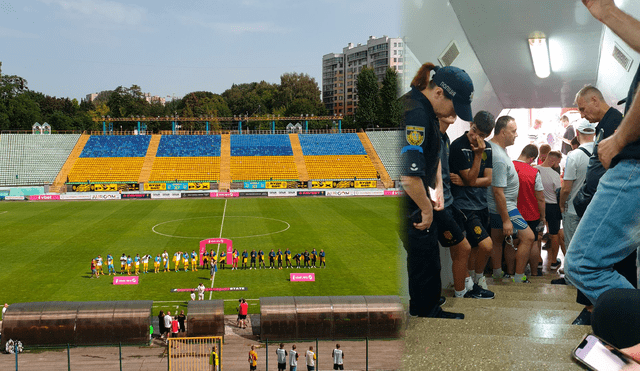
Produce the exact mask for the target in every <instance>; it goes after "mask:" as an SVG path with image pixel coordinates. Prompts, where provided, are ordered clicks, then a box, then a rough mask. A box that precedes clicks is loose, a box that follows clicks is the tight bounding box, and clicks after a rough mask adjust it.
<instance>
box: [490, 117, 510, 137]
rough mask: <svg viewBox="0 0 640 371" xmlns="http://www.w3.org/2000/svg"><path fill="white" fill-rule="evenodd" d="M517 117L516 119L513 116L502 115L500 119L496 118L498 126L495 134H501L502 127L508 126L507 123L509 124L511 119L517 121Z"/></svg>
mask: <svg viewBox="0 0 640 371" xmlns="http://www.w3.org/2000/svg"><path fill="white" fill-rule="evenodd" d="M515 120H516V119H514V118H513V117H511V116H507V115H504V116H500V117H498V119H497V120H496V128H495V132H494V133H493V135H494V136H495V135H498V134H500V132H501V131H502V129H504V128H506V127H507V125H508V124H509V122H511V121H515Z"/></svg>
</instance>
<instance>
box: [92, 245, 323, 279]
mask: <svg viewBox="0 0 640 371" xmlns="http://www.w3.org/2000/svg"><path fill="white" fill-rule="evenodd" d="M231 254H232V259H231V261H232V263H231V270H237V269H238V263H240V262H241V267H242V269H258V268H260V269H276V268H277V269H282V268H291V269H293V268H321V267H322V268H326V266H327V265H326V254H325V252H324V250H323V249H320V252H318V251H317V250H316V249H315V248H314V249H313V250H311V252H309V251H308V250H305V251H304V252H301V253H297V254H293V253H292V252H291V250H290V249H288V248H287V249H286V250H285V251H284V252H283V251H282V250H281V249H278V251H277V252H276V251H274V249H271V251H270V252H269V253H268V254H267V256H268V257H269V267H267V266H266V263H265V253H264V251H263V250H258V251H256V250H255V249H254V250H252V251H251V252H250V253H248V252H247V250H244V251H243V252H242V254H240V252H239V251H238V250H236V249H234V250H233V252H232V253H231ZM199 259H200V254H199V253H197V252H196V251H195V250H192V251H191V253H188V252H186V251H184V252H183V251H177V252H175V253H174V254H173V256H172V258H171V263H172V264H173V271H174V272H179V271H180V269H181V267H182V269H183V270H184V271H185V272H188V271H189V267H191V270H192V271H194V272H197V271H198V263H199ZM240 259H242V260H240ZM249 259H250V260H249ZM149 262H152V263H153V273H160V271H161V270H162V272H169V271H171V267H170V262H169V253H168V252H167V250H164V252H163V253H162V254H157V255H156V257H155V258H154V257H153V256H151V255H149V254H146V255H143V256H140V254H136V255H135V256H134V257H133V258H132V257H131V255H127V254H124V253H123V254H122V256H121V257H120V274H126V275H128V276H130V275H132V274H133V275H139V274H140V271H141V270H142V273H149ZM106 263H107V272H108V273H106V274H105V273H104V269H103V265H104V260H103V258H102V256H101V255H98V256H97V257H96V258H94V259H92V260H91V278H94V277H95V278H98V277H100V275H107V274H108V275H109V276H111V275H114V276H115V275H116V269H115V266H114V264H113V256H111V254H107V261H106ZM218 263H219V265H220V268H222V269H226V266H227V253H226V251H222V252H221V253H220V254H219V256H218V254H217V253H216V252H215V250H211V251H210V252H207V251H205V252H204V254H202V269H212V270H213V271H215V272H217V270H218ZM294 264H295V266H294ZM141 265H142V267H140V266H141Z"/></svg>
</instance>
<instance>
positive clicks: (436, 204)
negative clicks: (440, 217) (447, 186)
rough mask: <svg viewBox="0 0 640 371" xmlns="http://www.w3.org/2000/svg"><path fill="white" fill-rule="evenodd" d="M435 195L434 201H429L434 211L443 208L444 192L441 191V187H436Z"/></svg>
mask: <svg viewBox="0 0 640 371" xmlns="http://www.w3.org/2000/svg"><path fill="white" fill-rule="evenodd" d="M435 196H436V199H435V201H431V203H432V204H433V209H434V210H435V211H441V210H444V194H443V193H442V189H437V190H436V195H435Z"/></svg>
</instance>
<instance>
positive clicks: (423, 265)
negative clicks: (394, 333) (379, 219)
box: [400, 88, 441, 317]
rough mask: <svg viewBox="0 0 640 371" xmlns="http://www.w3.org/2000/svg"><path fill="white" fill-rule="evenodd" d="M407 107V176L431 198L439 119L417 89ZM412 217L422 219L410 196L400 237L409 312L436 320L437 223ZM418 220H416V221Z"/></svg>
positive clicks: (407, 96)
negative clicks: (421, 224)
mask: <svg viewBox="0 0 640 371" xmlns="http://www.w3.org/2000/svg"><path fill="white" fill-rule="evenodd" d="M402 102H403V104H404V122H405V141H404V143H403V144H402V145H401V148H402V151H401V153H402V155H401V157H402V161H403V172H402V173H403V175H405V176H415V177H420V178H421V179H422V183H423V184H424V187H425V190H426V191H427V197H429V187H434V185H435V180H436V173H437V171H438V161H439V153H440V131H439V127H440V125H439V123H438V118H437V117H436V114H435V112H434V110H433V107H432V106H431V103H430V102H429V100H428V99H427V98H426V97H425V96H424V94H422V92H420V90H418V89H416V88H412V89H411V91H410V92H408V93H407V94H405V95H404V96H403V97H402ZM412 215H413V216H414V217H415V216H417V219H420V208H419V207H418V205H416V203H415V202H414V201H413V200H412V199H411V197H409V196H405V197H404V198H403V216H402V220H403V223H402V226H401V230H400V238H401V239H402V241H403V244H404V248H405V250H406V251H407V271H408V274H409V296H410V301H409V313H410V314H411V315H417V316H421V317H435V316H437V315H438V313H439V312H440V311H441V309H440V306H439V305H438V300H439V299H440V292H441V280H440V268H441V267H440V248H439V246H438V234H437V231H436V225H435V223H433V224H432V225H431V226H430V227H429V229H427V230H422V231H421V230H418V229H416V228H414V227H413V221H412ZM414 220H415V219H414Z"/></svg>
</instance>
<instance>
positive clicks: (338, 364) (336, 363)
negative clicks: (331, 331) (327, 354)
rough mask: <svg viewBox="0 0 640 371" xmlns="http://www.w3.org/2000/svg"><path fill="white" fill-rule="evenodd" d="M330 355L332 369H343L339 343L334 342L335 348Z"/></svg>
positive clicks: (342, 355)
mask: <svg viewBox="0 0 640 371" xmlns="http://www.w3.org/2000/svg"><path fill="white" fill-rule="evenodd" d="M331 356H332V357H333V369H334V370H344V364H343V359H344V353H343V352H342V349H340V344H336V349H334V350H333V352H332V353H331Z"/></svg>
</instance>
